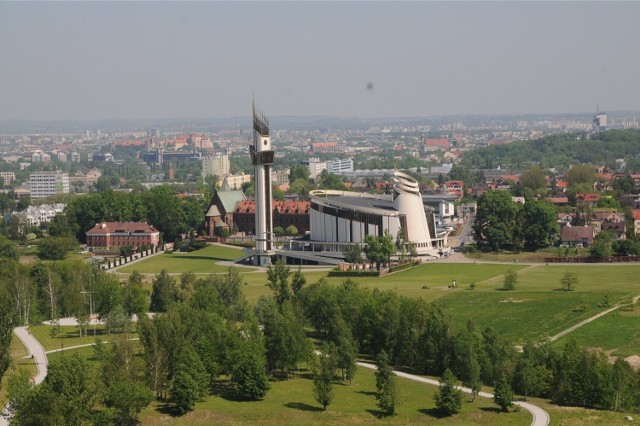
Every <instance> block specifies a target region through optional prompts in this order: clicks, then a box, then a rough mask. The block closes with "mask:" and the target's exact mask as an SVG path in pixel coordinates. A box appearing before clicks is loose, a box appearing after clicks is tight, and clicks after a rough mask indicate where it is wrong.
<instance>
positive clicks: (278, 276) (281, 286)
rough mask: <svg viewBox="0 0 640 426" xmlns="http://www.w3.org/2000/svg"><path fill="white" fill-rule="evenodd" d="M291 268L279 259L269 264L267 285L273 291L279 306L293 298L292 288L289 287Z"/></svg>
mask: <svg viewBox="0 0 640 426" xmlns="http://www.w3.org/2000/svg"><path fill="white" fill-rule="evenodd" d="M290 275H291V268H289V267H288V266H286V265H285V264H283V263H282V261H281V260H278V261H277V262H276V263H274V264H272V265H269V266H267V286H268V287H269V288H270V289H271V290H272V291H273V296H274V298H275V300H276V303H277V304H278V306H282V304H283V303H284V302H285V301H287V300H291V288H290V287H289V276H290Z"/></svg>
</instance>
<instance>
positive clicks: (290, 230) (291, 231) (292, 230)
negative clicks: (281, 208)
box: [285, 225, 298, 237]
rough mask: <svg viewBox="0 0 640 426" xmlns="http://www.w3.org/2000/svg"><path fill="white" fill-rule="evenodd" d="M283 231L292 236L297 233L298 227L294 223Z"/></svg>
mask: <svg viewBox="0 0 640 426" xmlns="http://www.w3.org/2000/svg"><path fill="white" fill-rule="evenodd" d="M285 232H286V234H287V235H288V236H290V237H294V236H296V235H298V228H296V227H295V225H289V226H287V229H285Z"/></svg>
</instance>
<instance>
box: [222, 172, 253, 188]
mask: <svg viewBox="0 0 640 426" xmlns="http://www.w3.org/2000/svg"><path fill="white" fill-rule="evenodd" d="M249 182H251V175H250V174H244V173H240V174H237V175H227V176H224V177H223V178H221V180H219V181H218V185H220V188H222V190H223V191H234V190H239V189H241V188H242V185H243V184H245V183H249Z"/></svg>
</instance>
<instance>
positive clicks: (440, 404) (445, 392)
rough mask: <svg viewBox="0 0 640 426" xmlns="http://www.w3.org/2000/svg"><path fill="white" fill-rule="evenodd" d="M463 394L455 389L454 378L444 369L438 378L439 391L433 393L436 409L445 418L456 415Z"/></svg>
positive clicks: (460, 407)
mask: <svg viewBox="0 0 640 426" xmlns="http://www.w3.org/2000/svg"><path fill="white" fill-rule="evenodd" d="M462 398H463V394H462V391H461V390H460V389H458V388H457V387H456V377H455V376H454V375H453V373H452V372H451V370H449V369H446V370H445V371H444V373H443V374H442V377H441V378H440V389H439V390H438V391H437V392H436V393H435V395H434V399H435V402H436V409H437V410H438V411H440V412H441V413H442V414H444V415H445V416H451V415H454V414H457V413H459V412H460V410H461V409H462Z"/></svg>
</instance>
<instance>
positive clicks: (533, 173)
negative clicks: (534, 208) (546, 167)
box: [520, 166, 547, 202]
mask: <svg viewBox="0 0 640 426" xmlns="http://www.w3.org/2000/svg"><path fill="white" fill-rule="evenodd" d="M520 185H522V186H523V187H524V188H530V189H532V190H533V191H534V192H540V191H541V190H544V189H545V188H546V187H547V178H546V176H545V175H544V172H543V171H542V170H541V169H540V168H539V167H535V166H534V167H531V168H529V169H527V170H525V171H524V172H522V175H521V176H520ZM527 202H528V201H527Z"/></svg>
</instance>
